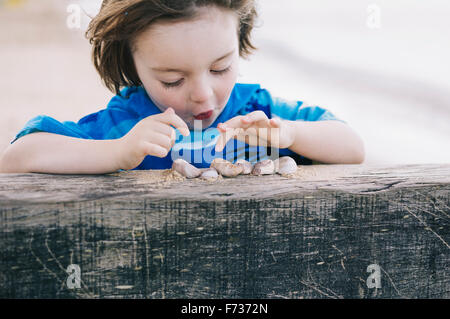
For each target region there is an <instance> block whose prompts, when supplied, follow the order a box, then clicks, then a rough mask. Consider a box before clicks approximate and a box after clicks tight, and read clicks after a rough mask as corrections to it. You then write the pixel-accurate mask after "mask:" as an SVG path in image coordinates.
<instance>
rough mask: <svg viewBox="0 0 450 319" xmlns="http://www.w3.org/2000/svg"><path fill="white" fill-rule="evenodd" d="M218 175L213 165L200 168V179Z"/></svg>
mask: <svg viewBox="0 0 450 319" xmlns="http://www.w3.org/2000/svg"><path fill="white" fill-rule="evenodd" d="M218 177H219V173H217V170H216V169H215V168H214V167H210V168H206V169H204V170H202V174H201V175H200V178H201V179H217V178H218Z"/></svg>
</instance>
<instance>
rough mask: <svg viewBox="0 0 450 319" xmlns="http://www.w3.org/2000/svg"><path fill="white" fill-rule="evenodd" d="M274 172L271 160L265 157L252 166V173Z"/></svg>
mask: <svg viewBox="0 0 450 319" xmlns="http://www.w3.org/2000/svg"><path fill="white" fill-rule="evenodd" d="M270 174H275V165H274V163H273V161H272V160H270V159H267V160H264V161H261V162H258V163H256V164H255V165H254V166H253V170H252V175H270Z"/></svg>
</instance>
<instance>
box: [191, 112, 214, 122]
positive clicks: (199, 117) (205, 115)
mask: <svg viewBox="0 0 450 319" xmlns="http://www.w3.org/2000/svg"><path fill="white" fill-rule="evenodd" d="M212 115H213V110H209V111H208V112H203V113H200V114H198V115H195V116H194V118H195V119H196V120H207V119H209V118H210V117H211V116H212Z"/></svg>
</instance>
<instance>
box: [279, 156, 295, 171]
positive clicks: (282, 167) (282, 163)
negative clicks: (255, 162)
mask: <svg viewBox="0 0 450 319" xmlns="http://www.w3.org/2000/svg"><path fill="white" fill-rule="evenodd" d="M274 164H275V172H276V173H278V174H280V175H285V174H294V173H295V172H297V168H298V167H297V162H296V161H295V160H294V159H293V158H292V157H289V156H283V157H280V158H277V159H276V160H275V161H274Z"/></svg>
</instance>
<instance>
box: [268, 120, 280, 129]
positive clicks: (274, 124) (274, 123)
mask: <svg viewBox="0 0 450 319" xmlns="http://www.w3.org/2000/svg"><path fill="white" fill-rule="evenodd" d="M269 124H270V126H271V127H275V128H278V127H280V125H281V121H280V120H279V119H277V118H272V119H270V121H269Z"/></svg>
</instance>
